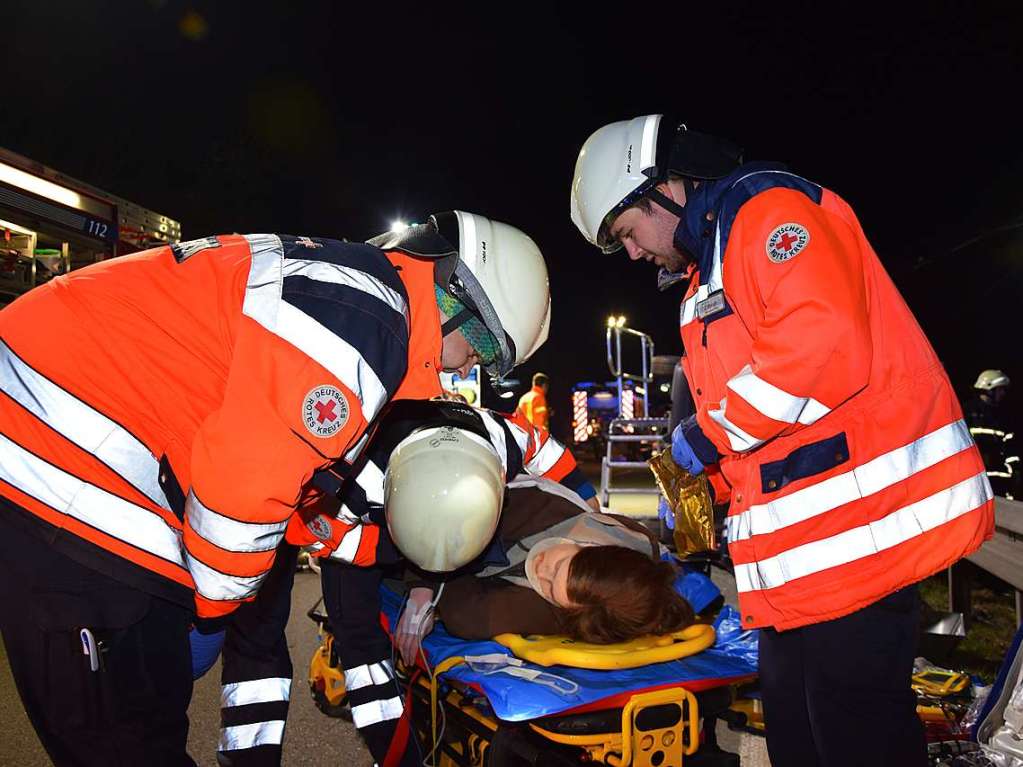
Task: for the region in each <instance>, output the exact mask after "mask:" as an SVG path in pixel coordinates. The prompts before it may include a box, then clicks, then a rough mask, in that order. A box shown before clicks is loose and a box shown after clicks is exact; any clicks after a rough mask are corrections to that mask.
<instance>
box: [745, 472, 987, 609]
mask: <svg viewBox="0 0 1023 767" xmlns="http://www.w3.org/2000/svg"><path fill="white" fill-rule="evenodd" d="M991 498H992V494H991V485H990V483H989V482H988V480H987V477H986V476H985V475H984V473H983V472H981V473H980V474H977V475H975V476H973V477H970V478H969V479H967V480H965V481H963V482H959V483H958V484H956V485H953V486H952V487H950V488H948V489H946V490H942V491H941V492H938V493H935V494H934V495H931V496H929V497H927V498H924V499H923V500H922V501H917V502H916V503H912V504H910V505H909V506H903V507H902V508H901V509H897V510H896V511H893V512H892V513H891V514H889V515H887V516H886V517H882V518H881V519H879V520H877V521H876V522H871V523H869V524H866V525H861V526H860V527H854V528H853V529H851V530H846V531H845V532H842V533H839V534H838V535H833V536H831V537H830V538H824V539H822V540H819V541H813V542H811V543H804V544H803V545H801V546H796V547H795V548H792V549H789V550H788V551H784V552H782V553H781V554H778V555H777V556H774V557H769V558H767V559H763V560H760V561H758V562H753V563H751V564H742V565H736V566H735V582H736V586H737V588H738V590H739V592H740V593H745V592H750V591H759V590H761V589H774V588H778V587H779V586H782V585H784V584H786V583H789V582H791V581H794V580H797V579H799V578H804V577H806V576H808V575H813V574H814V573H819V572H822V571H824V570H827V569H829V568H832V567H838V566H839V565H846V564H849V563H850V562H855V561H857V560H860V559H864V558H866V557H869V556H872V555H874V554H878V553H880V552H883V551H886V550H888V549H891V548H893V547H895V546H898V545H899V544H900V543H905V542H906V541H909V540H912V539H913V538H915V537H916V536H918V535H923V534H924V533H926V532H929V531H931V530H935V529H937V528H938V527H940V526H941V525H943V524H945V523H946V522H951V521H952V520H954V519H957V518H958V517H961V516H963V515H964V514H969V513H970V512H971V511H973V510H975V509H977V508H980V507H981V506H982V505H984V504H985V503H986V502H987V501H990V500H991Z"/></svg>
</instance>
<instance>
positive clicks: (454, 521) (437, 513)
mask: <svg viewBox="0 0 1023 767" xmlns="http://www.w3.org/2000/svg"><path fill="white" fill-rule="evenodd" d="M504 485H505V472H504V467H503V465H502V462H501V459H500V458H499V457H498V455H497V451H496V450H495V449H494V447H493V446H492V445H491V444H490V442H489V441H487V440H486V439H484V438H483V437H481V436H479V435H477V434H473V433H472V432H469V431H466V430H465V429H459V428H457V427H453V426H439V427H429V428H425V429H419V430H418V431H415V432H413V433H412V434H411V435H409V436H408V437H406V438H405V439H404V440H402V441H401V442H400V443H398V445H397V447H395V448H394V451H393V452H392V453H391V457H390V460H389V461H388V464H387V471H386V472H385V474H384V513H385V516H386V518H387V529H388V530H389V531H390V534H391V539H392V540H393V541H394V543H395V545H396V546H397V547H398V549H399V550H400V551H401V552H402V554H404V555H405V556H406V557H407V558H408V559H409V561H411V562H412V563H414V564H415V565H417V566H418V567H420V568H422V569H423V570H427V571H429V572H449V571H451V570H457V569H458V568H459V567H462V566H463V565H466V564H468V563H469V562H471V561H472V560H473V559H475V558H476V557H478V556H479V555H480V554H481V553H483V551H484V549H486V547H487V545H488V544H489V543H490V541H491V539H492V538H493V537H494V533H495V532H496V531H497V523H498V521H499V520H500V518H501V508H502V505H503V503H504Z"/></svg>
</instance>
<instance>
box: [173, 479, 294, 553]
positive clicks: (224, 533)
mask: <svg viewBox="0 0 1023 767" xmlns="http://www.w3.org/2000/svg"><path fill="white" fill-rule="evenodd" d="M185 515H186V516H187V517H188V526H189V527H191V528H192V529H193V530H194V531H195V532H197V533H198V534H199V535H201V536H202V537H203V538H204V539H205V540H207V541H209V542H210V543H212V544H214V545H215V546H218V547H220V548H222V549H224V550H225V551H236V552H251V551H273V550H274V549H276V548H277V545H278V544H279V543H280V542H281V538H283V537H284V530H285V528H287V526H288V522H287V520H285V521H283V522H271V523H269V524H262V523H258V522H242V521H240V520H237V519H231V518H230V517H225V516H224V515H223V514H219V513H217V512H216V511H213V510H212V509H208V508H206V506H204V505H203V503H202V501H200V500H199V499H198V497H196V495H195V493H194V492H193V491H190V492H189V493H188V500H187V501H186V502H185Z"/></svg>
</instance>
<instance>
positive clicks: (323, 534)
mask: <svg viewBox="0 0 1023 767" xmlns="http://www.w3.org/2000/svg"><path fill="white" fill-rule="evenodd" d="M305 526H306V527H308V528H309V532H311V533H312V534H313V535H315V536H316V537H317V538H318V539H319V540H321V541H329V540H330V536H331V534H332V533H333V532H334V531H333V529H332V528H331V526H330V522H329V521H328V520H327V519H326V518H324V516H323V515H322V514H317V515H316V516H315V517H313V518H312V519H310V520H309V521H308V522H306V523H305Z"/></svg>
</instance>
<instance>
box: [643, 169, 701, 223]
mask: <svg viewBox="0 0 1023 767" xmlns="http://www.w3.org/2000/svg"><path fill="white" fill-rule="evenodd" d="M682 183H683V184H684V188H685V190H686V199H687V200H688V199H690V197H691V196H692V194H693V193H694V191H695V190H696V185H695V184H693V182H692V180H691V179H689V178H683V179H682ZM647 197H649V198H650V199H651V200H653V201H654V202H656V203H657V204H658V205H660V206H661V207H662V208H664V209H665V210H666V211H668V212H669V213H673V214H674V215H676V216H678V217H679V218H684V217H685V215H686V209H685V206H684V205H679V204H678V203H677V202H675V201H674V200H673V199H671V198H670V197H668V195H666V194H664V193H663V192H662V191H661V190H660V189H657V188H656V187H654V188H653V189H651V190H650V191H649V192H647Z"/></svg>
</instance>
